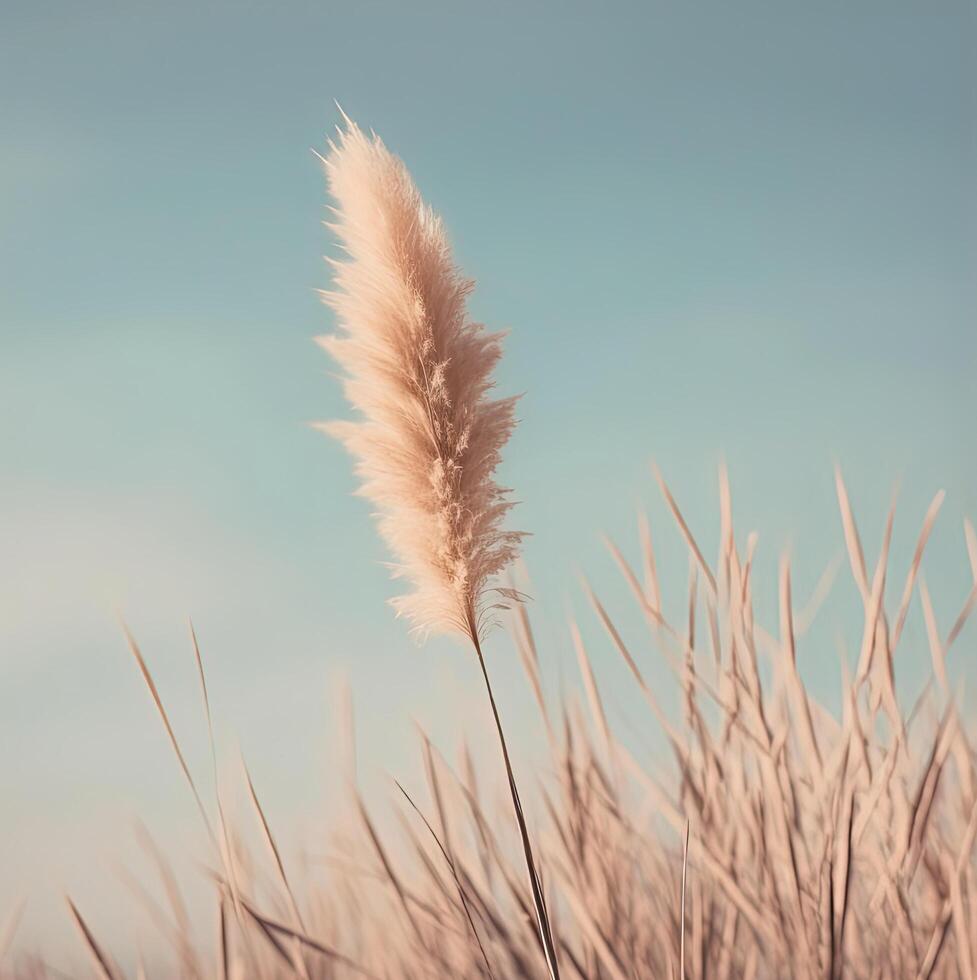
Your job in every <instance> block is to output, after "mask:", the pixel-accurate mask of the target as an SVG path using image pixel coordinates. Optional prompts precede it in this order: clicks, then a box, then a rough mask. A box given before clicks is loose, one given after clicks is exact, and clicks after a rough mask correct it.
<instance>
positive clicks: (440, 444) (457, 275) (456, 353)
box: [320, 120, 522, 635]
mask: <svg viewBox="0 0 977 980" xmlns="http://www.w3.org/2000/svg"><path fill="white" fill-rule="evenodd" d="M325 169H326V175H327V177H328V181H329V189H330V191H331V193H332V195H333V197H334V198H335V199H336V202H337V208H336V209H335V221H334V223H332V224H331V225H330V227H331V228H332V229H333V230H334V231H335V232H336V234H337V236H338V237H339V239H340V242H341V244H342V246H343V248H344V250H345V252H346V253H347V255H348V259H347V260H345V261H334V262H333V263H332V264H333V266H334V270H335V274H334V283H335V290H334V291H332V292H324V293H323V297H324V299H325V300H326V302H327V303H328V304H329V305H330V306H331V307H332V309H333V310H335V312H336V314H337V317H338V321H339V333H338V334H337V335H335V336H329V337H323V338H320V343H321V344H322V346H323V347H324V348H325V349H326V350H327V351H328V352H329V353H330V354H331V355H332V356H333V357H334V358H335V359H336V361H338V362H339V364H340V365H341V366H342V368H343V369H344V371H345V378H344V390H345V393H346V397H347V398H348V399H349V402H350V404H351V405H352V406H353V408H354V409H356V410H357V412H358V413H359V415H360V418H359V419H358V420H357V421H350V422H331V423H327V424H325V425H324V426H323V428H324V429H325V430H326V431H328V432H329V433H331V434H332V435H334V436H336V437H337V438H339V439H340V440H341V441H342V442H343V443H344V444H345V445H346V447H347V449H349V451H350V452H351V453H352V455H353V456H354V457H355V459H356V472H357V474H358V476H359V477H360V478H361V480H362V485H361V487H360V493H361V494H362V495H363V496H365V497H367V498H368V499H369V500H371V501H372V502H373V503H374V504H376V505H377V509H378V515H377V516H378V524H379V529H380V533H381V535H382V536H383V538H384V540H385V541H386V543H387V544H388V545H389V547H390V549H391V551H392V552H393V554H394V556H395V557H396V565H395V575H396V576H397V577H403V578H406V579H407V580H408V581H409V582H410V585H411V590H410V591H409V592H408V593H407V594H405V595H402V596H399V597H398V598H396V599H394V600H393V605H394V606H395V608H396V610H397V613H398V615H403V616H406V617H407V618H408V619H409V620H410V622H411V625H412V627H413V629H414V630H416V631H419V632H420V633H422V634H426V633H428V632H448V631H451V630H459V631H461V632H462V633H465V634H469V635H471V634H473V633H474V634H477V633H478V632H479V630H480V629H481V628H482V624H483V623H484V617H485V613H486V611H487V610H488V609H490V608H492V606H493V605H494V603H493V602H492V601H490V599H489V596H490V595H492V594H495V595H498V594H501V595H502V596H503V597H505V598H512V594H511V593H510V592H509V591H508V590H492V589H491V587H490V583H491V581H492V579H493V578H494V577H495V576H496V575H498V573H499V572H501V571H502V570H503V569H504V568H505V567H506V566H507V565H508V564H509V563H510V562H511V561H512V560H513V558H514V557H515V556H516V554H517V551H518V547H519V541H520V538H521V537H522V535H521V534H520V533H519V532H515V531H506V530H504V529H503V527H502V524H503V521H504V519H505V516H506V514H507V512H508V510H509V509H510V507H511V506H512V502H511V501H510V500H509V499H508V491H507V490H505V489H504V488H502V487H500V486H499V485H498V484H497V483H496V482H495V479H494V476H493V474H494V472H495V468H496V466H497V465H498V463H499V459H500V454H501V450H502V447H503V446H504V445H505V443H506V441H507V440H508V438H509V434H510V433H511V432H512V429H513V426H514V425H515V419H514V416H513V409H514V405H515V399H514V398H503V399H493V398H491V397H490V392H491V389H492V387H493V381H492V372H493V369H494V368H495V365H496V363H497V361H498V360H499V358H500V357H501V355H502V344H501V339H502V335H501V334H498V333H489V332H488V331H486V329H485V328H484V327H483V326H482V325H481V324H477V323H473V322H471V321H470V320H469V318H468V313H467V311H466V306H465V303H466V299H467V297H468V295H469V293H470V292H471V290H472V287H473V285H474V283H473V282H472V281H471V280H470V279H466V278H465V277H464V276H463V275H462V273H461V271H460V270H459V269H458V267H457V266H456V265H455V264H454V261H453V259H452V255H451V249H450V247H449V244H448V238H447V235H446V233H445V230H444V226H443V224H442V222H441V219H440V218H439V217H438V216H437V215H436V214H435V213H434V212H433V211H432V210H431V209H430V208H429V207H428V206H427V205H426V204H425V203H424V202H423V201H422V199H421V196H420V194H419V193H418V191H417V188H416V187H415V186H414V183H413V181H412V180H411V176H410V174H409V173H408V171H407V168H406V167H405V166H404V164H403V162H402V161H401V160H399V159H398V158H397V157H395V156H394V155H393V154H392V153H390V151H389V150H387V148H386V147H385V146H384V145H383V143H382V141H381V140H380V139H379V138H378V137H377V136H371V137H368V136H366V135H365V134H364V133H363V132H362V131H361V130H360V129H359V128H358V127H357V126H356V124H355V123H352V122H349V121H348V120H347V126H346V129H345V130H342V131H340V133H339V136H338V139H337V142H336V143H335V144H333V143H330V153H329V156H328V158H327V159H326V160H325Z"/></svg>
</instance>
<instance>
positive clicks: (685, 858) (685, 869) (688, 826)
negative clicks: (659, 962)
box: [678, 820, 692, 980]
mask: <svg viewBox="0 0 977 980" xmlns="http://www.w3.org/2000/svg"><path fill="white" fill-rule="evenodd" d="M691 832H692V821H691V820H687V821H686V822H685V843H684V844H683V846H682V906H681V909H682V911H681V918H680V919H679V960H678V962H679V968H678V975H679V980H685V887H686V882H687V879H688V874H689V834H690V833H691Z"/></svg>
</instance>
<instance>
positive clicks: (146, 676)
mask: <svg viewBox="0 0 977 980" xmlns="http://www.w3.org/2000/svg"><path fill="white" fill-rule="evenodd" d="M123 629H125V635H126V641H127V643H128V644H129V650H130V652H131V653H132V655H133V657H135V658H136V663H137V664H138V666H139V671H140V673H141V674H142V676H143V680H144V681H145V682H146V686H147V687H148V688H149V693H150V694H151V695H152V697H153V702H154V703H155V704H156V710H157V711H158V712H159V716H160V718H161V719H162V721H163V727H164V728H165V729H166V734H167V736H168V737H169V740H170V745H172V746H173V751H174V752H175V753H176V758H177V761H178V762H179V763H180V768H181V769H182V770H183V775H184V776H185V777H186V780H187V783H188V784H189V786H190V790H191V792H192V793H193V798H194V800H195V801H196V803H197V809H198V810H199V811H200V816H201V818H202V819H203V822H204V826H205V827H206V829H207V835H208V836H209V837H210V840H211V842H212V843H213V845H214V847H215V848H217V849H218V850H219V849H220V848H219V845H218V843H217V835H216V834H215V833H214V828H213V827H212V826H211V823H210V817H208V816H207V809H206V807H204V803H203V800H202V799H201V797H200V793H198V792H197V784H196V783H195V782H194V781H193V776H191V775H190V767H189V766H188V765H187V761H186V759H185V758H184V757H183V752H182V750H181V749H180V743H179V742H178V741H177V740H176V735H175V734H174V732H173V726H172V725H171V724H170V719H169V716H168V715H167V713H166V708H164V707H163V701H162V699H161V698H160V696H159V691H158V690H157V689H156V682H155V681H154V680H153V675H152V674H150V672H149V668H148V667H147V666H146V661H145V660H144V659H143V655H142V652H141V651H140V650H139V646H138V645H137V643H136V641H135V639H134V638H133V636H132V634H131V633H130V632H129V630H128V629H127V628H125V627H123Z"/></svg>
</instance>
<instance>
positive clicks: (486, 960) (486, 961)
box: [394, 780, 495, 980]
mask: <svg viewBox="0 0 977 980" xmlns="http://www.w3.org/2000/svg"><path fill="white" fill-rule="evenodd" d="M394 782H395V783H396V784H397V789H399V790H400V792H401V793H403V795H404V799H405V800H407V802H408V803H409V804H410V805H411V807H412V809H413V810H414V812H415V813H416V814H417V815H418V816H419V817H420V818H421V820H422V821H423V822H424V826H425V827H427V830H428V833H429V834H430V835H431V837H432V838H434V843H435V844H437V846H438V850H439V851H440V852H441V855H442V856H443V857H444V860H445V862H446V863H447V865H448V868H449V869H450V870H451V877H452V878H453V879H454V882H455V887H457V889H458V897H459V898H460V899H461V904H462V907H463V908H464V910H465V916H466V918H467V919H468V925H469V926H470V927H471V930H472V936H474V937H475V942H476V943H477V944H478V951H479V953H480V954H481V956H482V961H483V962H484V964H485V972H486V974H487V975H488V976H489V977H490V978H491V980H494V978H495V974H494V973H493V972H492V966H491V964H490V963H489V958H488V954H487V953H486V952H485V947H484V946H483V945H482V940H481V937H480V936H479V935H478V929H477V928H476V927H475V920H474V919H473V918H472V913H471V909H470V908H469V906H468V899H467V897H466V896H465V886H464V885H462V883H461V879H460V878H459V877H458V872H457V870H456V869H455V862H454V861H453V860H452V859H451V856H450V855H449V854H448V852H447V851H446V850H445V848H444V845H443V844H442V843H441V840H440V838H439V837H438V835H437V834H436V833H435V832H434V828H433V827H432V826H431V824H430V822H429V821H428V819H427V817H425V816H424V814H423V813H422V812H421V810H420V809H419V807H418V806H417V804H416V803H415V802H414V801H413V800H412V799H411V798H410V795H409V794H408V792H407V790H405V789H404V787H403V786H401V785H400V783H399V782H397V780H394Z"/></svg>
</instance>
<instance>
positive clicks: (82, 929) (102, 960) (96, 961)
mask: <svg viewBox="0 0 977 980" xmlns="http://www.w3.org/2000/svg"><path fill="white" fill-rule="evenodd" d="M65 901H66V902H67V903H68V911H69V912H70V913H71V918H72V919H73V920H74V923H75V926H76V927H77V929H78V932H79V933H80V935H81V938H82V941H83V943H84V945H85V949H86V950H87V952H88V955H89V957H90V958H91V961H92V965H93V966H94V967H95V972H96V973H97V974H98V976H99V980H118V975H117V974H116V971H115V967H114V966H113V964H112V961H111V960H110V959H109V957H108V956H107V955H106V953H105V952H104V951H103V950H102V947H101V946H99V944H98V942H97V941H96V939H95V937H94V936H93V935H92V931H91V929H89V928H88V924H87V923H86V922H85V920H84V919H83V918H82V916H81V913H80V912H79V911H78V909H77V908H75V903H74V902H72V901H71V899H70V898H68V896H67V895H66V896H65Z"/></svg>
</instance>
